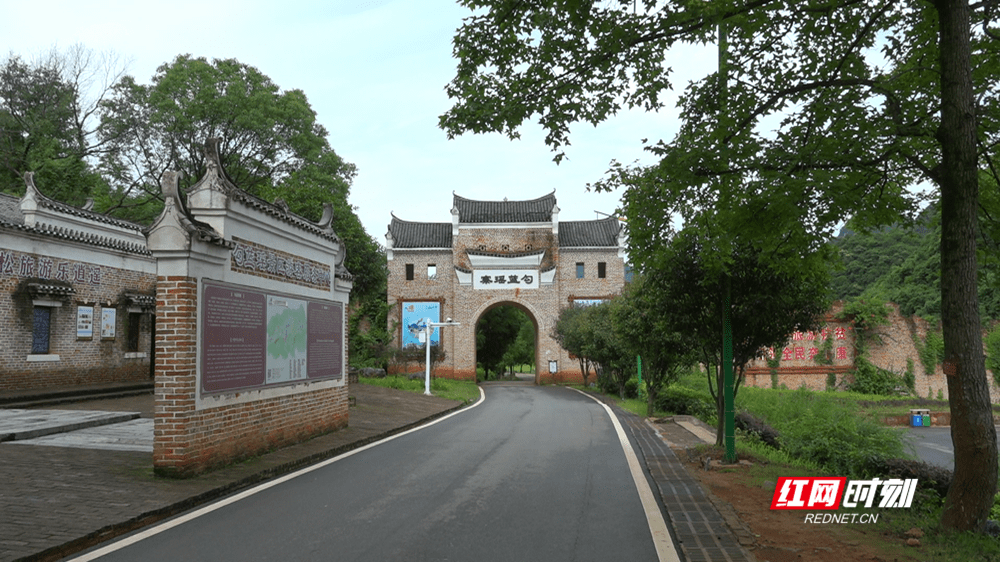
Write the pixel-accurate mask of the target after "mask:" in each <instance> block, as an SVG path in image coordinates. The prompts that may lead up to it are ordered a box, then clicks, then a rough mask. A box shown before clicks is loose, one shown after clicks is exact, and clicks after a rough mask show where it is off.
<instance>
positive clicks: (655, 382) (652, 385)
mask: <svg viewBox="0 0 1000 562" xmlns="http://www.w3.org/2000/svg"><path fill="white" fill-rule="evenodd" d="M671 304H672V303H671V302H670V301H668V300H667V299H666V298H665V295H664V294H663V293H662V292H661V291H660V290H659V288H658V287H657V286H656V285H655V284H652V283H650V282H649V280H648V279H647V278H646V276H643V275H636V276H635V278H634V279H633V281H632V283H630V284H629V285H628V286H626V287H625V288H624V289H623V290H622V294H621V296H619V297H616V298H615V299H614V301H613V303H612V306H611V317H612V329H613V330H614V332H615V334H617V338H618V341H619V342H621V345H622V347H623V352H624V353H626V354H627V355H628V356H629V358H632V357H635V356H641V357H642V366H643V375H642V376H643V383H644V385H645V388H646V390H647V392H646V397H647V407H646V410H647V412H646V415H647V416H651V415H653V410H654V409H655V403H656V398H657V395H658V394H659V392H660V391H661V390H662V389H663V388H665V387H666V386H667V385H669V384H670V383H672V382H673V381H674V380H676V379H677V378H678V377H679V376H680V375H681V374H682V373H683V372H685V371H686V370H688V369H689V367H690V366H691V365H692V364H693V363H695V356H694V354H693V353H692V352H691V349H690V347H689V345H688V344H687V342H685V341H684V337H683V335H682V334H681V333H680V331H679V330H678V328H677V327H676V326H675V325H674V324H673V323H672V321H673V317H672V315H671V314H669V313H668V311H669V310H670V307H671ZM629 363H631V361H629ZM629 380H631V379H629ZM626 393H627V389H626Z"/></svg>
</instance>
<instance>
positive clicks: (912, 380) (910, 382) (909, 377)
mask: <svg viewBox="0 0 1000 562" xmlns="http://www.w3.org/2000/svg"><path fill="white" fill-rule="evenodd" d="M903 384H905V385H906V388H907V389H909V391H910V394H914V395H916V393H917V376H916V374H915V373H914V372H913V359H910V358H909V357H907V358H906V373H905V374H904V375H903Z"/></svg>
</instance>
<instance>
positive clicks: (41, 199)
mask: <svg viewBox="0 0 1000 562" xmlns="http://www.w3.org/2000/svg"><path fill="white" fill-rule="evenodd" d="M24 183H25V184H26V186H27V188H28V189H30V190H34V191H35V195H36V197H37V199H36V200H37V202H38V204H39V206H42V207H46V208H49V209H54V210H56V211H59V212H62V213H66V214H69V215H74V216H77V217H82V218H86V219H90V220H93V221H97V222H103V223H105V224H110V225H112V226H117V227H120V228H126V229H129V230H134V231H136V232H141V231H142V225H140V224H138V223H134V222H132V221H127V220H125V219H119V218H115V217H112V216H108V215H105V214H103V213H98V212H97V211H91V210H90V209H89V208H80V207H74V206H73V205H70V204H68V203H63V202H62V201H56V200H55V199H52V198H51V197H49V196H48V195H46V194H45V193H43V192H42V190H41V189H39V188H38V186H37V185H35V173H34V172H25V173H24ZM92 203H93V200H92V199H88V204H92Z"/></svg>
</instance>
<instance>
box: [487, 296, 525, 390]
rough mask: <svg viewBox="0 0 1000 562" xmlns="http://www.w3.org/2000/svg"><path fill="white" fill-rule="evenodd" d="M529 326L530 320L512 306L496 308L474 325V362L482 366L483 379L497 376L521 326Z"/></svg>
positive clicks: (505, 364) (504, 364)
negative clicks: (491, 374) (492, 375)
mask: <svg viewBox="0 0 1000 562" xmlns="http://www.w3.org/2000/svg"><path fill="white" fill-rule="evenodd" d="M526 323H527V324H529V325H531V319H530V318H528V315H527V314H525V313H524V312H523V311H522V310H521V309H519V308H517V307H514V306H498V307H496V308H493V309H491V310H488V311H487V312H486V313H485V314H483V315H482V316H481V317H480V318H479V322H478V323H477V324H476V362H477V363H479V364H480V365H482V367H483V370H484V372H485V377H486V378H487V379H489V378H490V373H493V374H494V375H495V376H499V375H500V374H501V371H502V370H503V367H506V366H508V365H512V364H514V363H505V362H504V356H505V355H506V354H507V350H508V349H510V348H511V347H512V346H514V345H515V343H516V342H517V338H518V334H519V333H520V331H521V326H522V325H524V324H526Z"/></svg>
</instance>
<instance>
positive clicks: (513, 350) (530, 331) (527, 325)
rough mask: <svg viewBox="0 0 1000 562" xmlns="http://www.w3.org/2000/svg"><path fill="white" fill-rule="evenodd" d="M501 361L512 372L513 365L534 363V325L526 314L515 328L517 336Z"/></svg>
mask: <svg viewBox="0 0 1000 562" xmlns="http://www.w3.org/2000/svg"><path fill="white" fill-rule="evenodd" d="M501 363H502V364H503V365H504V366H506V367H508V368H509V369H510V371H511V372H514V367H516V366H519V365H525V364H530V365H534V363H535V325H534V323H532V322H531V320H530V319H529V318H528V316H527V315H524V316H523V318H522V321H521V325H520V327H518V329H517V338H515V339H514V343H512V344H511V345H510V347H508V348H507V352H506V353H504V355H503V358H502V359H501Z"/></svg>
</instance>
